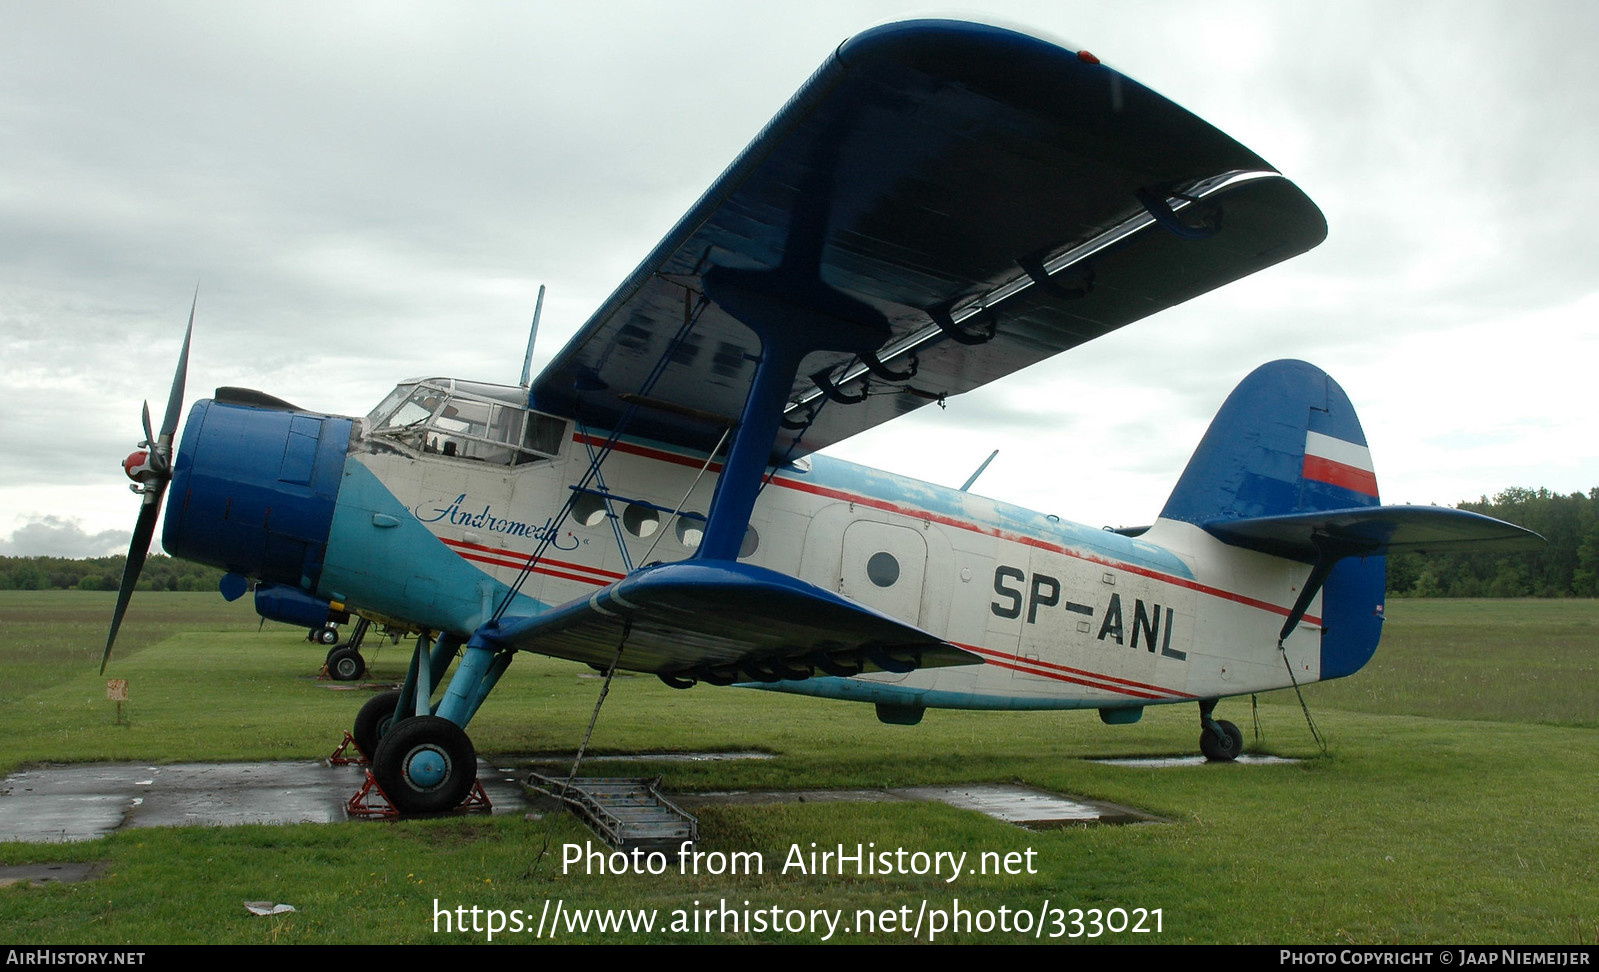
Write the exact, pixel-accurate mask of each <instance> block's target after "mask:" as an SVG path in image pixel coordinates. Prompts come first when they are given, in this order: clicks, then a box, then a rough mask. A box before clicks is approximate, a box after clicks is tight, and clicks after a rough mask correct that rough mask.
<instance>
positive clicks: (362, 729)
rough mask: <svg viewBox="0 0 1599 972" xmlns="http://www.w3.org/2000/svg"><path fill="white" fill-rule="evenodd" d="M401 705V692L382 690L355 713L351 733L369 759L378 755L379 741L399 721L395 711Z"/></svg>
mask: <svg viewBox="0 0 1599 972" xmlns="http://www.w3.org/2000/svg"><path fill="white" fill-rule="evenodd" d="M399 705H400V693H399V692H381V693H379V694H377V695H374V696H372V697H371V698H370V699H367V700H366V704H365V705H363V706H361V711H360V712H357V713H356V714H355V728H354V729H351V730H350V735H351V736H354V737H355V748H357V749H359V750H360V751H361V755H363V756H365V757H366V758H367V759H368V760H370V759H371V758H372V757H373V756H375V755H377V751H378V743H379V742H382V741H383V737H384V736H387V735H388V734H389V730H390V729H391V728H393V727H394V724H395V723H396V722H398V721H399V720H398V719H397V718H396V717H397V715H398V713H396V712H395V711H394V710H395V709H396V708H398V707H399Z"/></svg>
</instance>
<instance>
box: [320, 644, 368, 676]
mask: <svg viewBox="0 0 1599 972" xmlns="http://www.w3.org/2000/svg"><path fill="white" fill-rule="evenodd" d="M328 674H329V675H330V676H332V678H333V680H334V681H335V682H353V681H355V680H356V679H358V678H360V677H361V676H362V675H365V674H366V659H364V658H362V657H361V653H360V652H358V651H356V650H355V649H353V648H340V649H339V650H338V651H334V652H330V653H329V654H328Z"/></svg>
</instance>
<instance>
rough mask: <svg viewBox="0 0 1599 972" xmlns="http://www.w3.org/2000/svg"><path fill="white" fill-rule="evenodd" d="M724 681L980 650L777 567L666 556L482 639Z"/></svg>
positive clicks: (929, 661)
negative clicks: (958, 645) (667, 558)
mask: <svg viewBox="0 0 1599 972" xmlns="http://www.w3.org/2000/svg"><path fill="white" fill-rule="evenodd" d="M624 633H625V636H626V642H625V644H624V645H623V648H622V655H621V659H620V661H619V662H618V667H620V668H622V669H626V670H630V671H636V672H653V673H655V674H658V675H662V676H666V677H669V678H679V679H698V680H700V681H707V682H712V683H716V684H731V683H733V682H745V681H780V680H787V679H802V678H809V677H810V676H811V675H813V674H814V675H855V674H860V673H862V672H871V671H895V672H904V671H911V670H912V669H915V668H927V667H937V666H944V665H969V664H976V663H978V662H980V661H981V659H979V658H978V657H977V656H975V655H972V654H968V653H967V652H965V651H962V650H961V649H959V648H956V647H955V646H954V645H952V644H950V643H949V642H947V641H944V640H943V639H941V638H938V637H936V636H934V635H931V634H928V633H927V632H925V631H923V630H921V629H920V628H917V627H914V626H912V625H909V624H906V623H904V622H903V621H898V620H895V619H894V618H891V617H889V616H887V615H885V614H880V613H878V612H877V611H874V610H872V609H871V608H868V607H865V606H863V605H860V604H857V603H855V602H854V601H851V600H849V599H848V598H845V597H842V596H840V595H838V594H835V593H832V592H831V591H827V590H824V589H822V588H820V587H816V586H814V585H811V584H807V583H805V582H804V581H801V580H798V579H796V578H793V577H788V576H785V575H783V574H779V573H777V572H776V571H772V570H767V569H766V568H763V567H755V566H752V565H750V564H741V563H737V562H729V561H685V562H681V563H673V564H661V565H659V566H655V567H647V568H645V569H643V570H640V571H637V572H636V573H634V574H632V575H630V576H628V577H626V578H624V579H622V580H619V581H617V582H615V583H614V584H610V585H608V586H606V587H604V588H601V589H600V590H598V591H596V592H595V593H593V594H591V595H589V596H588V597H585V598H582V599H579V600H576V601H572V602H570V603H568V604H565V605H562V606H561V607H558V608H555V609H554V610H552V611H549V612H547V613H545V614H540V615H536V616H533V617H525V618H510V619H506V620H503V621H499V622H489V623H488V624H486V625H484V626H483V627H482V628H480V629H478V632H477V634H475V635H474V636H473V639H472V640H473V642H474V643H482V644H485V645H488V646H490V647H498V648H502V649H519V650H528V651H536V652H539V653H540V654H545V655H553V656H555V657H558V658H570V659H572V660H574V661H581V662H586V663H588V664H591V665H595V666H599V667H604V666H607V665H609V664H610V663H611V659H612V658H613V657H614V656H615V654H616V647H617V645H618V644H619V643H622V641H623V637H624Z"/></svg>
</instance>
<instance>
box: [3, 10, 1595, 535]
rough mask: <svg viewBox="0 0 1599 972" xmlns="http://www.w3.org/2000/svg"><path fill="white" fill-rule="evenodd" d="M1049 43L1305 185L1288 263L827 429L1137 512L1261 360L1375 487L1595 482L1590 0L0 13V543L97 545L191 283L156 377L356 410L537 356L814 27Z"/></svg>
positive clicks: (1452, 488)
mask: <svg viewBox="0 0 1599 972" xmlns="http://www.w3.org/2000/svg"><path fill="white" fill-rule="evenodd" d="M929 15H933V16H954V17H961V18H966V19H974V20H983V21H988V22H992V23H1001V24H1004V25H1007V26H1012V27H1016V28H1019V29H1023V30H1026V31H1028V32H1031V33H1037V34H1040V35H1043V36H1045V37H1049V38H1051V39H1054V40H1057V41H1059V42H1061V43H1063V44H1065V45H1067V46H1069V47H1073V48H1077V47H1082V48H1086V49H1088V50H1090V51H1093V52H1094V53H1095V54H1097V55H1099V56H1100V58H1101V59H1102V60H1103V61H1104V62H1105V63H1106V64H1108V65H1110V66H1112V67H1114V68H1116V69H1118V70H1120V71H1123V72H1124V73H1126V74H1129V75H1131V76H1132V77H1134V78H1136V79H1138V80H1140V81H1142V82H1144V83H1145V84H1147V85H1149V86H1150V87H1152V88H1154V89H1155V90H1157V91H1159V92H1161V93H1163V94H1165V95H1167V96H1168V97H1170V98H1172V99H1173V100H1175V101H1177V102H1178V103H1179V104H1182V105H1184V106H1185V107H1187V108H1189V109H1191V110H1192V111H1194V112H1196V113H1197V114H1198V115H1200V116H1201V117H1203V118H1205V119H1207V120H1209V121H1210V122H1212V123H1214V124H1215V125H1217V126H1218V127H1220V128H1221V129H1222V130H1223V131H1226V132H1227V133H1229V134H1231V135H1232V136H1234V137H1235V138H1237V139H1238V140H1239V141H1241V142H1243V143H1244V144H1245V145H1247V146H1249V147H1250V148H1252V149H1253V150H1255V151H1256V152H1258V153H1259V154H1260V155H1262V156H1263V157H1265V158H1266V159H1267V160H1268V161H1269V162H1271V163H1272V164H1273V165H1275V166H1276V167H1277V168H1279V169H1280V170H1282V171H1283V172H1284V173H1285V174H1286V175H1287V176H1288V177H1289V178H1291V179H1293V180H1294V181H1295V182H1297V183H1298V184H1299V185H1300V186H1301V187H1302V188H1304V189H1305V191H1306V192H1307V193H1308V194H1309V195H1310V197H1311V198H1312V199H1314V200H1316V202H1317V203H1318V204H1319V205H1320V206H1321V208H1322V210H1323V211H1324V212H1325V214H1326V216H1327V222H1328V224H1329V226H1330V233H1329V237H1328V240H1327V242H1326V243H1324V244H1323V245H1322V246H1321V247H1320V248H1318V249H1317V250H1314V251H1312V252H1311V253H1309V254H1308V255H1306V256H1303V257H1300V258H1297V259H1295V260H1293V261H1291V262H1289V263H1286V264H1283V265H1280V266H1278V267H1275V268H1273V269H1270V270H1267V271H1265V272H1263V273H1261V274H1258V275H1256V276H1254V277H1251V278H1249V279H1246V280H1244V281H1242V282H1240V283H1238V284H1235V285H1232V286H1230V287H1227V288H1224V289H1223V290H1220V291H1217V292H1215V293H1212V294H1209V295H1207V296H1205V297H1201V298H1199V299H1197V300H1194V301H1191V302H1190V303H1188V304H1185V305H1183V306H1181V307H1178V308H1175V309H1173V310H1170V311H1167V312H1165V313H1163V314H1161V315H1158V316H1156V317H1154V318H1151V319H1149V320H1146V321H1143V322H1140V323H1138V324H1135V325H1133V326H1131V327H1128V328H1125V329H1124V330H1122V331H1121V332H1119V333H1117V334H1114V335H1112V336H1110V337H1107V338H1103V339H1101V340H1099V341H1097V342H1094V343H1093V344H1090V345H1088V346H1086V347H1084V348H1081V349H1078V350H1076V351H1073V352H1070V353H1068V354H1066V355H1063V356H1061V357H1058V358H1056V359H1054V360H1052V361H1049V362H1047V363H1044V364H1041V365H1038V366H1036V367H1034V368H1032V369H1030V370H1028V371H1025V372H1023V373H1021V374H1019V375H1017V376H1014V377H1012V378H1010V379H1007V380H1005V381H1002V382H999V383H997V384H995V385H993V386H990V387H989V388H987V389H983V390H980V391H978V392H974V393H972V394H970V395H967V396H963V397H961V398H957V399H954V400H952V401H951V402H950V403H949V408H948V409H947V410H946V411H942V412H940V411H938V410H937V409H936V408H926V409H923V410H922V411H921V412H920V413H918V414H917V415H915V416H911V417H908V418H905V419H900V420H898V421H896V422H893V423H890V424H889V425H887V426H885V427H883V428H881V429H879V430H876V431H874V432H873V433H871V434H869V435H866V436H861V437H858V438H857V439H855V440H850V441H848V442H846V443H843V444H842V445H841V446H839V447H837V448H836V449H835V450H833V452H834V454H837V455H840V456H843V457H844V458H851V459H856V460H858V461H869V462H871V463H872V464H874V465H878V466H883V467H885V468H888V469H890V470H893V471H896V472H902V473H906V474H909V475H914V476H917V477H920V478H923V479H928V480H932V481H935V482H941V483H945V484H950V485H958V484H959V483H960V482H961V481H962V480H964V479H965V478H966V476H967V475H968V474H969V473H970V472H971V470H972V469H974V468H975V467H976V466H977V464H978V463H979V462H981V461H982V459H983V458H984V457H985V456H986V455H987V454H988V452H989V450H991V449H994V448H998V449H1000V456H999V458H998V459H997V460H996V461H995V462H994V464H993V465H992V466H991V467H990V468H989V470H988V472H986V473H985V474H984V477H983V479H982V480H980V482H979V486H978V491H979V492H982V493H986V494H987V495H990V496H995V497H998V498H1001V499H1006V500H1010V501H1014V502H1018V503H1022V504H1023V505H1027V506H1031V507H1034V508H1037V509H1041V510H1043V511H1046V512H1051V513H1056V514H1059V515H1061V516H1063V517H1066V518H1068V519H1073V520H1078V521H1081V522H1086V523H1089V524H1092V525H1101V524H1134V523H1147V522H1149V521H1150V520H1151V518H1152V517H1153V516H1154V515H1155V513H1156V512H1157V511H1158V510H1159V509H1160V507H1161V505H1162V504H1163V502H1164V500H1165V497H1166V493H1167V492H1168V491H1169V489H1170V487H1171V484H1172V483H1173V482H1174V481H1175V480H1176V477H1177V475H1178V474H1179V472H1181V470H1182V467H1183V464H1184V463H1185V462H1186V461H1187V457H1188V454H1189V453H1190V452H1191V451H1192V450H1193V448H1194V446H1195V444H1196V443H1197V442H1198V440H1199V437H1200V435H1201V434H1202V433H1203V431H1204V428H1205V425H1206V423H1208V421H1209V419H1210V417H1211V415H1212V414H1213V413H1214V412H1215V410H1216V408H1217V407H1218V406H1219V405H1220V403H1221V401H1222V399H1223V398H1224V397H1225V396H1226V395H1227V393H1228V392H1229V391H1230V390H1231V389H1232V387H1233V385H1234V384H1236V383H1237V381H1238V380H1239V379H1240V378H1242V377H1243V376H1244V375H1245V374H1246V373H1247V372H1248V371H1250V370H1251V369H1252V368H1253V367H1254V366H1256V365H1258V364H1260V363H1261V362H1264V361H1268V360H1271V359H1274V358H1282V357H1296V358H1304V359H1306V360H1309V361H1311V362H1314V363H1316V364H1318V365H1320V366H1321V367H1323V368H1325V369H1326V370H1327V371H1329V372H1330V373H1331V374H1332V375H1333V376H1334V377H1335V378H1336V379H1338V380H1339V382H1340V383H1341V384H1343V386H1344V388H1345V389H1346V391H1348V393H1349V395H1350V397H1351V398H1352V399H1353V401H1354V403H1355V405H1356V407H1357V409H1358V410H1359V412H1360V415H1361V418H1362V421H1363V423H1364V425H1365V429H1366V434H1367V437H1368V439H1369V440H1370V443H1371V450H1372V454H1373V457H1374V459H1375V461H1376V464H1377V473H1378V479H1379V482H1380V484H1381V486H1382V491H1383V496H1384V499H1385V500H1387V501H1389V502H1419V503H1428V502H1437V503H1456V502H1459V501H1461V500H1467V499H1476V498H1477V497H1478V496H1480V495H1482V494H1485V493H1486V494H1492V493H1494V492H1497V491H1499V490H1501V489H1503V488H1505V487H1508V486H1546V487H1548V488H1550V489H1554V490H1557V491H1560V492H1570V491H1577V490H1582V491H1586V490H1588V489H1590V488H1592V487H1594V486H1599V436H1596V435H1595V433H1594V431H1593V429H1592V427H1591V426H1592V421H1591V416H1592V413H1593V406H1592V404H1591V403H1592V401H1593V398H1594V391H1593V383H1594V376H1593V366H1594V364H1595V362H1596V360H1599V355H1596V351H1599V347H1596V345H1599V337H1596V335H1599V327H1596V325H1595V317H1596V314H1599V294H1596V290H1599V288H1596V286H1595V270H1594V267H1595V266H1596V265H1599V260H1596V256H1599V253H1596V251H1599V232H1596V230H1595V225H1594V220H1593V217H1592V215H1591V214H1590V213H1589V212H1588V210H1589V207H1590V205H1591V204H1592V200H1593V199H1594V198H1595V197H1596V195H1599V194H1596V192H1595V189H1596V186H1595V182H1596V179H1599V176H1596V171H1599V170H1596V166H1595V163H1594V159H1596V158H1599V68H1596V66H1595V65H1596V62H1595V59H1594V58H1592V57H1591V56H1590V55H1589V53H1588V52H1587V51H1586V50H1585V48H1586V47H1587V46H1589V45H1590V44H1591V39H1592V38H1593V37H1594V36H1596V35H1599V5H1596V4H1592V3H1586V2H1572V3H1541V4H1540V3H1530V4H1518V5H1516V6H1515V7H1514V8H1512V7H1510V6H1509V5H1505V4H1487V3H1485V4H1480V5H1473V4H1464V3H1457V2H1451V3H1440V4H1423V3H1404V4H1390V3H1381V4H1375V3H1374V4H1361V3H1352V2H1336V3H1326V4H1316V3H1292V4H1287V3H1262V4H1234V3H1227V4H1221V3H1217V4H1201V3H1172V4H1166V3H1141V2H1129V0H1121V2H1117V3H1104V2H1094V3H1071V2H1059V0H1055V2H1049V3H1038V4H1034V3H1022V2H1016V3H974V4H969V5H966V6H962V7H942V8H927V7H914V6H907V5H901V4H894V3H869V2H852V3H837V4H825V3H816V2H809V3H806V4H804V5H803V6H801V5H799V4H790V5H785V4H775V3H747V2H745V3H725V2H709V0H707V2H700V3H686V2H673V3H670V4H667V3H660V4H646V3H605V2H591V3H587V4H583V5H577V4H573V3H569V2H563V3H533V2H520V3H459V2H452V3H448V4H446V3H416V4H406V3H396V2H382V3H329V2H317V3H305V4H295V3H281V2H274V3H270V4H268V3H228V4H217V3H135V2H116V3H110V2H107V3H72V2H52V3H35V2H17V0H0V17H3V22H4V24H5V29H4V30H3V31H0V147H3V149H0V361H3V363H4V366H5V379H6V383H7V386H8V390H9V394H8V396H7V401H8V404H9V408H7V409H6V412H5V419H6V423H5V426H4V429H5V431H4V433H3V435H4V444H5V450H4V452H5V459H4V462H3V464H0V553H22V554H34V553H56V554H67V555H89V554H98V553H104V552H115V551H120V550H121V549H123V548H124V547H125V545H126V543H127V539H126V538H127V535H128V534H127V531H128V530H129V529H130V528H131V526H132V524H133V520H134V518H135V516H136V515H137V505H138V501H137V498H136V497H134V496H133V495H132V494H130V493H129V492H128V490H127V487H126V482H127V481H126V479H125V478H123V476H122V473H121V470H120V467H119V464H120V461H121V460H122V458H123V457H124V456H126V455H127V454H128V453H129V452H130V451H132V449H133V447H134V445H135V443H136V442H137V441H138V439H140V438H141V437H142V436H141V433H140V431H139V405H140V401H141V400H143V399H149V400H150V402H151V407H152V410H153V411H154V412H155V413H156V416H157V421H159V415H160V413H161V410H162V408H163V406H164V403H165V399H166V394H167V387H168V384H169V383H170V381H171V374H172V369H173V366H174V364H175V362H176V356H177V351H178V344H179V341H180V339H181V336H182V327H183V323H184V320H185V318H186V317H187V314H188V310H189V302H190V299H191V297H192V294H193V291H194V288H195V286H196V284H197V283H198V285H199V287H200V300H199V312H198V315H197V317H196V321H195V337H194V350H193V359H192V363H191V368H190V374H189V389H190V396H189V397H190V400H191V401H192V400H193V399H194V398H197V397H201V396H206V395H209V394H210V393H211V390H212V389H213V388H215V387H216V386H218V385H241V386H246V387H253V388H259V389H262V390H264V391H267V392H270V393H272V394H274V395H277V396H279V397H281V398H285V399H287V400H289V401H291V402H295V403H297V404H299V405H302V406H304V407H307V408H311V409H315V410H320V411H327V412H335V413H343V414H363V413H365V412H366V411H367V410H368V409H369V408H370V407H371V406H372V405H374V404H375V403H376V402H377V401H378V400H379V399H380V398H381V397H382V396H383V395H384V394H385V392H386V391H387V390H388V389H389V388H390V387H391V386H392V385H393V384H394V383H395V382H397V381H398V380H400V379H402V378H406V377H412V376H417V375H423V374H437V375H450V376H455V377H463V378H473V379H477V380H485V381H498V382H504V383H508V384H514V383H515V382H516V381H517V379H518V376H519V374H520V370H521V359H522V352H523V348H524V345H525V343H526V340H527V325H528V322H529V319H530V317H531V314H532V309H533V303H534V298H535V295H536V293H537V290H538V286H539V284H541V283H543V284H547V285H548V287H549V296H548V298H547V301H546V305H545V314H544V321H543V324H542V326H541V334H540V336H539V345H538V352H537V358H536V361H535V367H537V366H538V365H540V364H542V363H543V362H544V361H546V360H548V359H549V358H550V357H551V356H552V355H553V354H554V353H555V351H556V350H557V349H558V348H559V346H560V345H561V344H562V343H564V342H565V340H566V338H567V337H569V336H570V335H571V333H572V332H573V331H574V330H575V329H576V328H577V327H578V326H579V325H580V324H581V323H582V322H583V321H584V320H585V319H586V318H587V317H588V315H589V314H590V313H591V312H592V311H593V310H594V308H595V307H596V306H597V305H598V304H599V303H600V302H601V301H602V300H603V299H604V298H605V297H606V296H607V295H608V294H609V293H610V291H611V290H612V288H613V287H614V286H615V285H616V284H617V283H618V282H620V280H621V279H622V278H623V277H624V276H625V275H626V273H627V272H628V271H629V270H631V269H632V268H633V267H634V266H635V265H636V264H637V263H638V261H639V260H640V259H642V258H643V256H644V255H645V254H646V252H647V251H648V250H649V249H650V248H651V247H652V246H653V244H654V243H655V242H656V241H657V240H659V239H660V237H661V236H662V235H664V233H665V232H666V230H667V229H668V228H669V227H670V226H671V225H672V223H673V222H674V221H675V219H676V218H677V217H678V216H679V215H681V214H682V212H683V211H684V210H685V209H687V207H688V206H689V205H690V204H691V203H692V202H693V201H694V200H695V198H697V196H698V195H699V193H700V192H701V191H702V190H703V189H704V188H705V187H706V186H707V185H708V184H709V183H710V182H711V181H712V180H713V179H714V178H715V177H716V176H717V175H718V174H719V173H720V171H721V170H722V168H723V167H724V166H725V165H726V164H727V163H728V162H729V161H731V160H732V159H733V157H734V156H735V155H736V154H737V153H738V151H739V150H740V149H741V148H742V147H743V146H744V145H745V144H746V143H747V142H748V141H749V139H750V138H752V137H753V136H754V134H755V133H756V132H757V130H759V128H760V127H761V125H762V124H764V123H765V122H766V120H767V119H768V118H770V117H771V115H772V114H773V113H774V112H775V111H776V110H777V109H778V108H779V107H780V106H781V105H782V104H783V102H784V101H785V100H786V99H787V98H788V96H789V95H790V94H792V93H793V91H794V90H795V89H796V88H797V87H798V86H799V85H800V84H801V83H802V82H803V81H804V80H805V78H806V77H807V76H808V75H809V74H810V72H811V71H813V70H814V69H815V68H816V66H817V65H818V64H820V63H821V62H822V60H823V59H824V58H825V57H826V56H827V55H828V53H829V52H830V51H831V50H833V49H834V48H835V47H836V46H837V44H838V43H839V42H840V41H842V40H843V39H844V38H845V37H847V36H849V35H851V34H853V33H857V32H859V31H861V30H863V29H865V28H868V27H871V26H873V25H875V24H879V23H884V22H888V21H892V20H900V19H905V18H908V17H917V16H929Z"/></svg>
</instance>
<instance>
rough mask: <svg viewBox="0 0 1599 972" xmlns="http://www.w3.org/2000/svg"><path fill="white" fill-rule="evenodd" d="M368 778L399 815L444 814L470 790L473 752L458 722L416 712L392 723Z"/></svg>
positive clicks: (474, 775) (474, 768)
mask: <svg viewBox="0 0 1599 972" xmlns="http://www.w3.org/2000/svg"><path fill="white" fill-rule="evenodd" d="M372 776H373V778H374V779H376V780H377V781H378V786H381V787H383V792H384V793H385V794H387V795H388V798H389V802H390V803H392V804H394V808H395V809H396V810H399V811H400V812H401V813H443V812H445V811H447V810H454V809H455V808H456V807H458V806H460V805H461V803H462V801H464V800H465V799H466V798H467V795H468V794H469V793H471V792H472V784H473V783H475V782H476V781H477V752H476V751H475V750H473V748H472V740H470V739H468V738H467V737H466V732H465V730H463V729H462V728H461V727H460V726H458V725H456V724H455V723H453V722H451V721H449V720H448V719H441V718H439V717H438V716H417V717H416V718H414V719H406V720H404V721H403V722H399V723H395V724H394V725H393V726H392V727H391V728H390V729H389V733H388V735H386V736H384V737H383V740H382V742H379V743H378V748H377V752H376V753H375V754H373V756H372Z"/></svg>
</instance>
